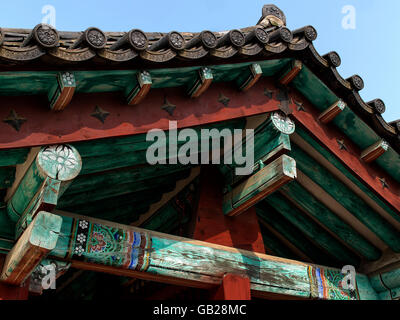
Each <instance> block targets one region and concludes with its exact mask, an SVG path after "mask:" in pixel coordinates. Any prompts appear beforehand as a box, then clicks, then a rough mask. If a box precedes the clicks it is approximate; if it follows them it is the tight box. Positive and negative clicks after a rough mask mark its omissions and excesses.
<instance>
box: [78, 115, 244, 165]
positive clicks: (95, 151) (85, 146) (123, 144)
mask: <svg viewBox="0 0 400 320" xmlns="http://www.w3.org/2000/svg"><path fill="white" fill-rule="evenodd" d="M245 124H246V120H245V119H243V118H240V119H235V120H229V121H222V122H217V123H213V124H210V125H205V126H197V127H191V129H193V130H195V131H196V133H198V134H199V135H200V131H201V129H209V130H211V129H218V130H222V129H229V130H233V129H243V128H244V126H245ZM180 130H181V129H179V130H178V134H179V132H180ZM165 140H166V141H165V143H166V145H167V146H168V145H169V132H168V131H165ZM153 143H154V142H153V141H146V134H138V135H132V136H125V137H118V138H106V139H98V140H93V141H84V142H77V143H74V144H73V146H74V147H75V148H76V149H77V150H78V151H79V154H80V155H81V157H82V159H86V158H91V157H100V156H107V155H115V154H125V153H131V152H137V151H146V150H147V149H148V147H149V146H150V145H152V144H153ZM183 143H184V141H178V144H183ZM83 162H85V161H83Z"/></svg>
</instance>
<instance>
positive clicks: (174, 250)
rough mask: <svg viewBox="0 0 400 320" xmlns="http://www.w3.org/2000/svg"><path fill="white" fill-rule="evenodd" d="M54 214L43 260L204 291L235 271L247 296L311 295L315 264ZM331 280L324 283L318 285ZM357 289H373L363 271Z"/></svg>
mask: <svg viewBox="0 0 400 320" xmlns="http://www.w3.org/2000/svg"><path fill="white" fill-rule="evenodd" d="M57 214H59V215H61V216H62V219H63V222H62V236H63V238H62V241H58V242H57V244H56V247H55V248H54V250H52V251H51V252H50V254H49V255H48V258H49V259H62V260H63V261H69V262H71V267H72V268H77V269H82V270H92V271H97V272H106V273H112V274H116V275H120V276H127V277H133V278H137V279H143V280H151V281H158V282H165V283H170V284H174V285H183V286H189V287H196V288H204V289H212V288H216V287H218V286H220V285H221V282H222V279H223V276H224V274H235V275H240V276H247V277H248V278H249V283H250V289H251V293H252V296H260V295H263V296H264V295H268V294H270V295H273V296H275V297H276V294H280V295H284V296H286V297H290V296H292V297H303V298H310V297H311V294H312V292H311V287H310V283H311V282H310V277H309V274H310V273H309V272H308V269H309V268H313V267H315V266H313V265H310V264H307V263H303V262H298V261H294V260H287V259H283V258H278V257H273V256H269V255H266V254H261V253H256V252H251V251H246V250H241V249H235V248H232V247H227V246H221V245H217V244H213V243H208V242H203V241H197V240H193V239H187V238H182V237H178V236H173V235H169V234H163V233H160V232H153V231H149V230H145V229H142V228H135V227H132V226H126V225H121V224H117V223H113V222H109V221H104V220H100V219H95V218H91V217H85V216H79V215H75V214H72V213H66V212H61V211H57ZM99 233H101V234H102V235H104V237H103V238H102V241H104V245H102V246H98V245H96V242H95V239H97V237H98V234H99ZM114 235H118V236H119V237H115V236H114ZM94 246H95V247H94ZM111 248H112V249H111ZM95 250H98V251H95ZM127 250H128V251H127ZM111 256H112V257H114V258H115V259H111ZM166 266H167V267H166ZM324 270H327V271H328V272H333V273H334V274H335V276H337V277H339V279H338V280H340V277H344V275H342V274H341V272H340V270H337V269H336V270H335V269H332V268H329V267H326V268H324ZM312 280H314V279H312ZM336 283H338V282H336V281H335V283H331V282H328V281H324V282H323V283H322V284H321V285H323V286H326V287H328V286H329V287H331V286H335V285H336ZM368 286H369V287H368ZM357 287H358V290H359V292H360V296H361V297H362V298H364V299H366V298H368V297H369V296H368V293H369V290H371V291H372V292H374V291H373V289H372V288H370V285H369V282H368V278H367V277H366V276H365V275H361V274H357ZM337 289H338V290H336V291H337V292H338V294H339V295H336V294H335V295H328V296H327V297H326V299H343V298H348V295H347V294H346V293H345V292H343V290H342V291H341V290H339V288H337ZM317 291H318V289H317Z"/></svg>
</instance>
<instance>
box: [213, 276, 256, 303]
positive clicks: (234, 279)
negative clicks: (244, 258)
mask: <svg viewBox="0 0 400 320" xmlns="http://www.w3.org/2000/svg"><path fill="white" fill-rule="evenodd" d="M212 298H213V299H214V300H250V299H251V293H250V280H249V278H247V277H244V276H239V275H234V274H226V275H225V276H224V277H223V279H222V284H221V286H220V287H219V288H218V289H217V290H216V292H215V293H214V294H213V297H212Z"/></svg>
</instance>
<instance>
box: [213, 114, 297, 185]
mask: <svg viewBox="0 0 400 320" xmlns="http://www.w3.org/2000/svg"><path fill="white" fill-rule="evenodd" d="M294 130H295V124H294V122H293V121H292V120H291V119H290V118H289V117H287V116H285V115H283V114H282V113H281V112H273V113H271V114H270V115H269V116H268V119H267V121H265V122H264V123H262V124H261V125H259V126H258V127H257V128H256V129H255V131H254V165H253V172H257V171H258V170H261V169H262V168H263V167H264V165H265V164H264V163H267V162H270V161H272V160H274V159H276V158H277V157H279V156H281V155H282V154H286V153H289V152H290V150H291V147H290V138H289V135H290V134H292V133H293V132H294ZM245 142H246V141H244V140H243V141H242V142H241V143H239V144H237V145H235V147H234V153H235V154H236V153H238V154H241V153H242V150H244V143H245ZM246 143H249V142H246ZM239 166H240V165H238V164H236V162H235V161H233V163H232V164H221V165H220V166H219V169H220V171H221V173H222V174H223V176H224V179H225V184H226V186H225V187H226V188H227V189H229V188H230V187H231V185H232V184H236V183H237V182H239V181H240V180H243V179H244V178H245V176H238V175H236V174H235V169H236V168H238V167H239Z"/></svg>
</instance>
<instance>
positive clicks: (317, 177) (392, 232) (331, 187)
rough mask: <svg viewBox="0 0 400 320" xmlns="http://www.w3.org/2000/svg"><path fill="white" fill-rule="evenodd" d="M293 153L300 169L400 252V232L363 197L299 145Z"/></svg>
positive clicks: (294, 147) (294, 148)
mask: <svg viewBox="0 0 400 320" xmlns="http://www.w3.org/2000/svg"><path fill="white" fill-rule="evenodd" d="M291 155H292V156H293V157H294V158H295V159H296V160H297V166H298V169H299V170H300V171H302V172H303V173H304V174H305V175H307V176H308V177H310V178H311V179H312V180H313V181H314V182H315V183H316V184H318V185H319V186H320V187H321V188H322V189H324V190H325V191H326V193H328V194H329V195H330V196H331V197H333V198H334V199H337V200H338V201H339V202H340V204H341V205H342V206H343V207H344V208H346V209H347V210H348V211H349V212H350V213H351V214H352V215H354V216H355V217H356V218H357V219H358V220H360V221H361V222H362V223H363V224H365V225H366V226H367V227H368V228H369V229H370V230H371V231H372V232H374V233H375V234H376V235H377V236H378V237H379V238H380V239H382V240H383V241H384V242H385V243H386V244H387V245H388V246H389V247H390V248H392V249H393V250H394V251H395V252H400V232H399V231H398V230H396V228H395V227H394V226H393V225H392V224H391V223H389V222H388V221H387V220H385V219H384V218H383V217H381V216H380V215H379V214H378V213H376V212H375V211H374V210H372V209H371V208H370V207H369V206H368V205H367V204H366V203H365V202H364V201H363V200H362V199H360V198H359V197H358V196H357V195H356V194H355V193H354V192H353V191H351V190H350V189H349V188H348V187H347V186H346V185H345V184H344V183H342V182H341V181H339V180H338V179H336V177H335V176H334V175H333V174H332V173H330V172H329V171H328V170H327V169H325V168H324V167H323V166H321V165H320V164H318V163H317V162H316V161H315V160H314V159H312V158H311V157H310V156H309V155H307V154H306V153H305V152H304V151H303V150H301V149H300V148H298V147H297V146H292V153H291Z"/></svg>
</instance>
